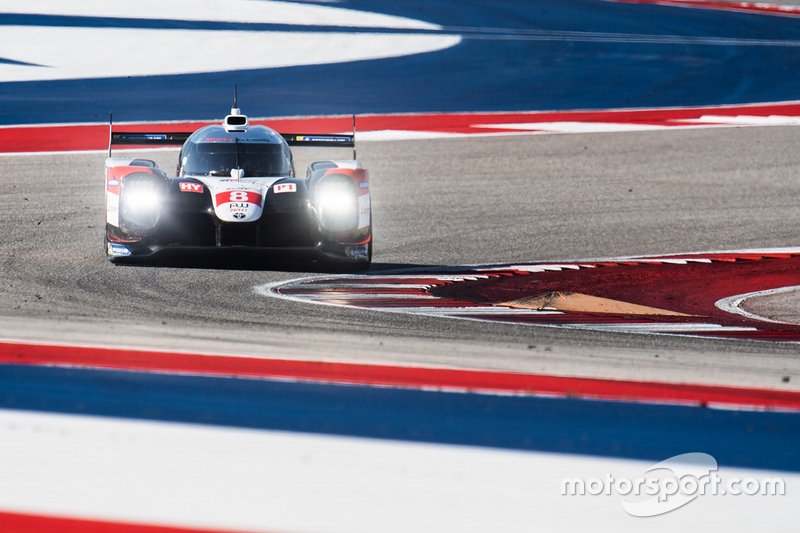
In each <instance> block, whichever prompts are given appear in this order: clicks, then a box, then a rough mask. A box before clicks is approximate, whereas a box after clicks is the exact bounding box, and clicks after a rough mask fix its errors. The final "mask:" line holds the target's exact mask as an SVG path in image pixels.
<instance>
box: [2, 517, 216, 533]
mask: <svg viewBox="0 0 800 533" xmlns="http://www.w3.org/2000/svg"><path fill="white" fill-rule="evenodd" d="M0 531H2V532H3V533H44V532H58V533H211V532H220V533H222V530H218V529H189V528H183V527H167V526H156V525H146V524H134V523H124V522H108V521H101V520H85V519H79V518H61V517H53V516H40V515H32V514H22V513H10V512H0Z"/></svg>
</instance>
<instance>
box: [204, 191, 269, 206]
mask: <svg viewBox="0 0 800 533" xmlns="http://www.w3.org/2000/svg"><path fill="white" fill-rule="evenodd" d="M214 198H215V199H216V201H217V205H223V204H229V203H244V204H254V205H257V206H259V207H260V206H261V195H260V194H259V193H257V192H253V191H225V192H220V193H217V195H216V196H215V197H214Z"/></svg>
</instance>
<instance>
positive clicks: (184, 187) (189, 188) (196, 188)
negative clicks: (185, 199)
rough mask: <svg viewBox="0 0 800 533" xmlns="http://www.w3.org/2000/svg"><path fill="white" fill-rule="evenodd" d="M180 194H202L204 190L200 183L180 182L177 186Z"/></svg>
mask: <svg viewBox="0 0 800 533" xmlns="http://www.w3.org/2000/svg"><path fill="white" fill-rule="evenodd" d="M179 187H180V189H181V192H196V193H201V194H202V193H203V191H205V189H204V188H203V185H202V184H200V183H193V182H191V181H182V182H180V185H179Z"/></svg>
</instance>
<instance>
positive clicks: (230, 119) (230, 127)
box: [222, 85, 248, 132]
mask: <svg viewBox="0 0 800 533" xmlns="http://www.w3.org/2000/svg"><path fill="white" fill-rule="evenodd" d="M247 124H248V121H247V116H246V115H242V111H241V110H240V109H239V90H238V87H237V86H236V85H234V86H233V107H231V114H230V115H228V116H226V117H225V120H223V121H222V126H223V127H224V128H225V131H230V132H235V131H247Z"/></svg>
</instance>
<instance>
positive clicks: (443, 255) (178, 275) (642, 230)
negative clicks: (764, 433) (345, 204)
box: [0, 127, 800, 389]
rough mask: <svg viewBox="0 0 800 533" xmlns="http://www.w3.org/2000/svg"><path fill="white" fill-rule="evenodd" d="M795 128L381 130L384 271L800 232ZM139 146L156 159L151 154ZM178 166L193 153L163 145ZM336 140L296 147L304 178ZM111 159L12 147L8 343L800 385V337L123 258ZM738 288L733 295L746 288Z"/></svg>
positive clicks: (763, 240) (206, 260)
mask: <svg viewBox="0 0 800 533" xmlns="http://www.w3.org/2000/svg"><path fill="white" fill-rule="evenodd" d="M797 136H798V132H797V130H796V129H795V128H784V127H772V128H739V129H727V128H726V129H703V130H691V131H689V130H681V131H674V132H673V131H658V132H644V133H642V132H639V133H617V134H612V133H607V134H583V135H555V136H505V137H493V138H474V139H447V140H429V141H396V142H369V143H362V144H361V145H360V147H359V151H360V154H359V157H360V159H362V160H363V161H364V163H365V165H366V166H367V167H368V168H369V169H370V172H371V183H372V192H373V210H374V224H375V239H376V249H375V250H376V252H375V257H374V260H375V264H374V267H373V271H376V272H380V271H386V270H389V269H397V268H406V267H414V266H456V265H466V264H486V263H495V262H497V263H505V262H530V261H549V260H559V259H561V260H566V259H581V258H603V257H615V256H630V255H640V254H664V253H669V252H691V251H705V250H721V249H741V248H768V247H782V246H792V245H796V244H797V241H798V235H797V220H798V207H797V204H796V201H795V198H796V194H797V191H798V187H800V185H798V184H797V182H796V179H795V176H796V169H797V168H798V165H800V153H798V151H797V150H796V142H797ZM136 155H137V156H139V155H148V154H144V153H137V154H136ZM149 155H150V156H152V157H153V158H155V159H157V160H158V161H159V162H160V163H161V165H162V166H163V167H164V168H166V169H168V170H169V169H171V168H172V166H173V165H174V162H175V161H174V160H175V158H176V152H175V151H160V152H153V153H150V154H149ZM330 156H331V154H330V153H329V152H325V151H324V150H322V151H321V150H312V149H305V150H304V151H296V162H297V168H298V172H302V171H303V169H304V168H305V164H306V163H307V162H309V161H310V160H312V159H316V158H327V157H330ZM103 159H104V155H103V154H100V153H91V154H89V153H83V154H68V155H37V156H6V157H3V158H2V159H0V165H1V166H2V169H3V174H4V179H3V180H2V181H1V182H0V220H2V223H1V225H2V227H3V228H4V230H5V233H4V235H3V237H2V239H0V258H1V259H0V280H1V281H0V299H1V300H2V301H3V303H4V305H3V306H2V315H0V337H4V338H13V339H26V340H37V341H48V340H51V341H55V340H58V341H67V342H77V343H87V344H107V345H117V346H137V347H143V348H147V347H158V348H162V349H168V350H194V351H203V352H216V353H241V354H256V355H263V356H270V357H289V358H300V359H319V360H346V361H360V362H391V363H398V364H421V365H446V366H451V367H467V368H481V369H504V370H514V371H526V372H545V373H551V374H564V375H574V376H592V377H611V378H620V379H642V380H654V381H687V382H699V383H719V384H730V385H752V386H765V387H774V388H788V389H797V388H798V383H800V363H798V348H797V346H796V345H789V344H777V343H757V342H745V341H725V340H710V339H697V338H679V337H664V336H652V335H630V334H621V333H620V334H615V333H600V332H587V331H571V330H555V329H548V328H539V327H525V326H515V325H508V324H496V323H480V322H466V321H457V320H449V319H445V318H436V317H424V316H404V315H395V314H381V313H370V312H368V311H364V310H358V309H336V308H329V307H322V306H315V305H308V304H303V303H298V302H291V301H284V300H277V299H272V298H265V297H263V296H260V295H257V294H255V293H254V292H253V287H255V286H258V285H263V284H265V283H272V282H279V281H284V280H289V279H293V278H298V277H304V276H309V275H314V272H315V271H316V269H318V268H319V267H318V266H314V265H303V264H297V263H295V264H293V263H287V262H285V261H279V260H278V259H275V258H269V259H254V258H249V257H227V258H226V257H213V256H200V257H197V256H192V257H167V258H164V260H163V261H162V264H160V265H156V266H114V265H111V264H110V263H107V262H106V261H105V259H104V255H103V249H102V236H103V207H102V206H103V197H102V167H103ZM733 292H735V291H732V293H733Z"/></svg>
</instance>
